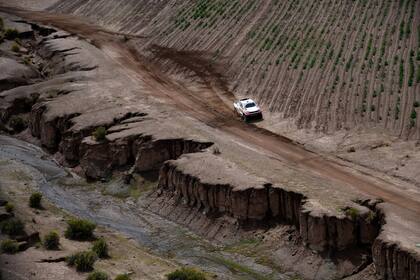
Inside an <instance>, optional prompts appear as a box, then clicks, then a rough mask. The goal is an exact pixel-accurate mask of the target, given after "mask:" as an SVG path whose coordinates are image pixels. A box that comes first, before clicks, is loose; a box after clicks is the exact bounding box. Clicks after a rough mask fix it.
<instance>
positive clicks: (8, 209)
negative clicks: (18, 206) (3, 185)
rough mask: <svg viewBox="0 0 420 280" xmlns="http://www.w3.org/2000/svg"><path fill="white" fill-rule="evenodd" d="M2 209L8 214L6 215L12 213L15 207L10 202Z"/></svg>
mask: <svg viewBox="0 0 420 280" xmlns="http://www.w3.org/2000/svg"><path fill="white" fill-rule="evenodd" d="M4 209H5V210H6V211H7V212H8V213H12V212H13V210H14V209H15V206H14V205H13V203H11V202H7V203H6V205H5V206H4Z"/></svg>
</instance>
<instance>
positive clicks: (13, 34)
mask: <svg viewBox="0 0 420 280" xmlns="http://www.w3.org/2000/svg"><path fill="white" fill-rule="evenodd" d="M18 36H19V32H18V31H17V30H16V29H9V28H8V29H6V31H5V32H4V38H6V39H7V40H14V39H16V38H17V37H18Z"/></svg>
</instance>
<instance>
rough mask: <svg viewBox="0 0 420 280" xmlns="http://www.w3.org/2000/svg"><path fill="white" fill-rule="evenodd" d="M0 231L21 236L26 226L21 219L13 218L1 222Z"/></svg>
mask: <svg viewBox="0 0 420 280" xmlns="http://www.w3.org/2000/svg"><path fill="white" fill-rule="evenodd" d="M0 229H1V232H2V233H4V234H8V235H19V234H22V233H23V229H24V225H23V223H22V222H21V221H20V220H19V219H17V218H12V219H8V220H5V221H3V222H1V224H0Z"/></svg>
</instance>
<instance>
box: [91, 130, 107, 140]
mask: <svg viewBox="0 0 420 280" xmlns="http://www.w3.org/2000/svg"><path fill="white" fill-rule="evenodd" d="M92 135H93V137H94V138H95V140H96V141H103V140H105V136H106V128H105V127H103V126H100V127H98V128H96V130H95V131H94V132H93V134H92Z"/></svg>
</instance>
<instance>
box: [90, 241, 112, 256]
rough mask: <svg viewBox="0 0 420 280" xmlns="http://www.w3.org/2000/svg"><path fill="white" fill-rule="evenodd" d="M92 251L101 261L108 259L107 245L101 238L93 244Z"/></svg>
mask: <svg viewBox="0 0 420 280" xmlns="http://www.w3.org/2000/svg"><path fill="white" fill-rule="evenodd" d="M92 251H93V252H95V253H96V255H97V256H98V257H99V258H101V259H104V258H108V257H109V254H108V244H106V241H105V239H103V238H99V239H98V240H96V241H95V242H94V243H93V247H92Z"/></svg>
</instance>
